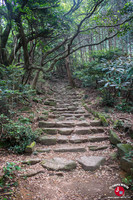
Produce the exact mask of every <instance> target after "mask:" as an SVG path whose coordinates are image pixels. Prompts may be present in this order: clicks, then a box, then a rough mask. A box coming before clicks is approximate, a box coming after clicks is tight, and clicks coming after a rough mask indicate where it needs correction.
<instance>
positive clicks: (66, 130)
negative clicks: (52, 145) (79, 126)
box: [58, 128, 74, 135]
mask: <svg viewBox="0 0 133 200" xmlns="http://www.w3.org/2000/svg"><path fill="white" fill-rule="evenodd" d="M73 131H74V129H73V128H61V129H59V130H58V133H59V134H61V135H71V133H72V132H73Z"/></svg>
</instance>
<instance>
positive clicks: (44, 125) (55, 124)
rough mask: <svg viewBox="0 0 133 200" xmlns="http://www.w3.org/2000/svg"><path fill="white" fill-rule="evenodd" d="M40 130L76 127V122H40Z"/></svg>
mask: <svg viewBox="0 0 133 200" xmlns="http://www.w3.org/2000/svg"><path fill="white" fill-rule="evenodd" d="M38 126H39V128H52V127H57V128H61V127H74V126H75V121H70V122H68V121H59V122H55V121H51V122H50V121H49V122H45V121H39V123H38Z"/></svg>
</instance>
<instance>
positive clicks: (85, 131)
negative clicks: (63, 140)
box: [74, 127, 92, 135]
mask: <svg viewBox="0 0 133 200" xmlns="http://www.w3.org/2000/svg"><path fill="white" fill-rule="evenodd" d="M91 133H92V132H91V129H90V127H76V129H75V130H74V134H77V135H85V134H91Z"/></svg>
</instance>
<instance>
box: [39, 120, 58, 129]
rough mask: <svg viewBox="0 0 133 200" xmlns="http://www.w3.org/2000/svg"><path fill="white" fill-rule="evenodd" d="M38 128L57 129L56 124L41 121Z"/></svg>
mask: <svg viewBox="0 0 133 200" xmlns="http://www.w3.org/2000/svg"><path fill="white" fill-rule="evenodd" d="M38 126H39V128H49V127H55V122H45V121H39V123H38Z"/></svg>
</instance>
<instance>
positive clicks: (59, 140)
mask: <svg viewBox="0 0 133 200" xmlns="http://www.w3.org/2000/svg"><path fill="white" fill-rule="evenodd" d="M57 143H59V144H65V143H68V137H67V136H65V135H60V136H58V137H57Z"/></svg>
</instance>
